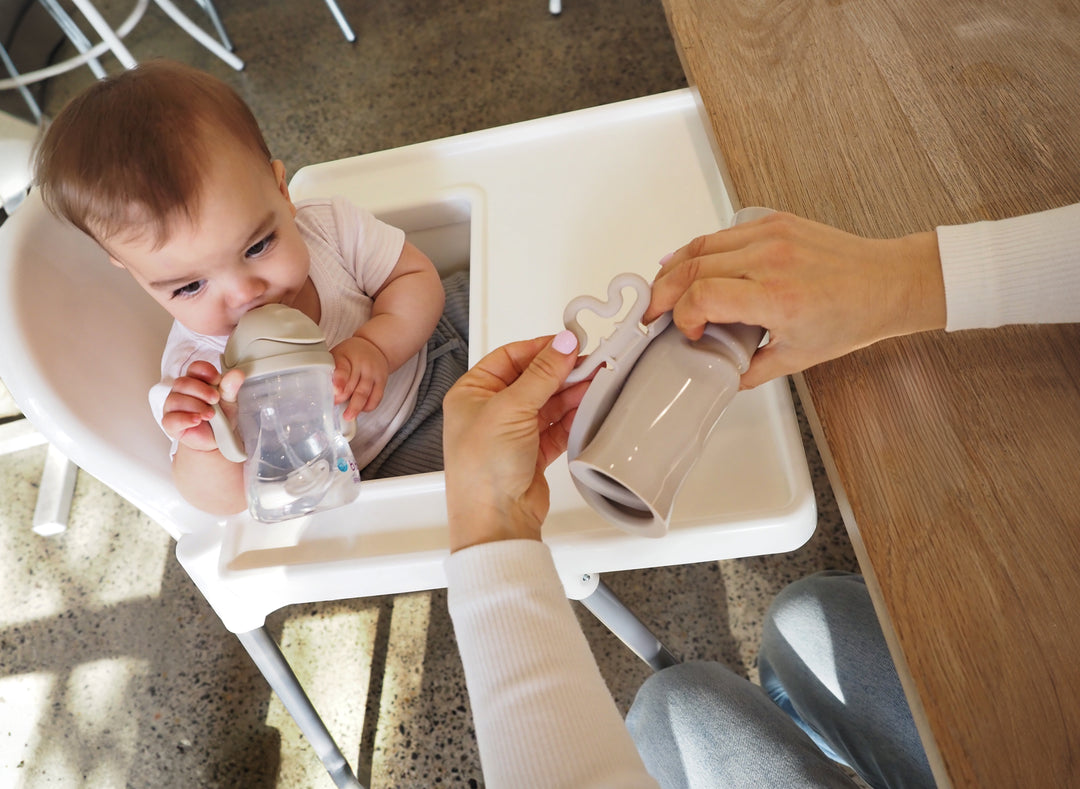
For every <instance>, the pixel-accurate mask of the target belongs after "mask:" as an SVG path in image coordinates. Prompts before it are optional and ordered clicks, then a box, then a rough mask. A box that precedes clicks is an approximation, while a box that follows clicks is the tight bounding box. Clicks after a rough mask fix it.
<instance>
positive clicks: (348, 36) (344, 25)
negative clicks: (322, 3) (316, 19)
mask: <svg viewBox="0 0 1080 789" xmlns="http://www.w3.org/2000/svg"><path fill="white" fill-rule="evenodd" d="M326 7H327V8H329V9H330V13H331V14H333V16H334V21H335V22H337V23H338V27H340V28H341V32H342V34H343V35H344V36H345V40H346V41H349V42H353V41H356V33H354V32H353V30H352V28H351V27H349V21H348V20H347V19H345V14H343V13H342V11H341V9H340V8H339V7H338V4H337V3H336V2H334V0H326Z"/></svg>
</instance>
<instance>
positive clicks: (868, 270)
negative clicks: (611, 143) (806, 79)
mask: <svg viewBox="0 0 1080 789" xmlns="http://www.w3.org/2000/svg"><path fill="white" fill-rule="evenodd" d="M668 310H672V311H673V317H674V321H675V325H676V326H678V327H679V329H680V330H681V331H682V332H683V333H684V334H686V335H687V336H688V337H690V338H691V339H697V338H699V337H700V336H701V334H702V331H703V330H704V327H705V324H706V323H747V324H752V325H757V326H763V327H765V328H766V329H768V331H769V342H768V344H767V345H765V346H764V347H762V348H760V349H759V350H758V351H757V353H756V354H755V355H754V358H753V361H752V362H751V365H750V369H749V370H748V371H747V372H746V373H745V374H744V375H743V377H742V381H741V386H742V388H744V389H750V388H753V387H755V386H758V385H759V384H762V383H765V382H766V381H769V380H771V379H773V378H777V377H779V376H782V375H787V374H790V373H795V372H799V371H801V370H805V369H806V368H808V367H812V366H813V365H815V364H818V363H820V362H824V361H828V360H829V359H835V358H837V357H838V356H843V355H844V354H846V353H849V352H851V351H854V350H856V349H858V348H862V347H865V346H867V345H870V344H872V343H875V342H877V341H878V340H882V339H885V338H886V337H893V336H898V335H902V334H911V333H913V332H917V331H926V330H930V329H940V328H944V327H945V285H944V281H943V279H942V274H941V260H940V258H939V256H938V250H937V235H936V234H935V233H933V232H927V233H916V234H914V235H910V236H905V237H903V238H897V239H868V238H862V237H861V236H856V235H852V234H851V233H846V232H844V231H842V230H837V229H836V228H833V227H829V226H828V225H823V224H820V223H817V222H812V221H810V220H807V219H802V218H800V217H797V216H793V215H792V214H784V213H774V214H770V215H768V216H766V217H763V218H761V219H758V220H755V221H753V222H747V223H745V224H739V225H736V226H734V227H732V228H729V229H727V230H721V231H719V232H717V233H713V234H711V235H707V236H701V237H699V238H696V239H694V240H693V241H691V242H690V243H689V244H687V245H686V246H684V247H682V248H680V249H678V250H676V251H675V252H674V253H672V255H671V256H669V258H667V259H665V261H664V264H663V269H662V270H661V272H660V274H659V275H658V276H657V277H656V280H655V282H654V283H653V287H652V299H651V301H650V304H649V308H648V310H647V311H646V313H645V316H644V320H645V321H646V322H651V321H652V320H655V319H656V318H657V317H659V316H660V315H661V314H663V313H664V312H667V311H668Z"/></svg>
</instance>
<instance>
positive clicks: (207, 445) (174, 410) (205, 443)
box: [161, 361, 244, 452]
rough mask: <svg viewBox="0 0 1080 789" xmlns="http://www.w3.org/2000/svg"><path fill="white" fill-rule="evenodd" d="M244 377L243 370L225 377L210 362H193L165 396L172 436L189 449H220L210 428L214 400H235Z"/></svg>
mask: <svg viewBox="0 0 1080 789" xmlns="http://www.w3.org/2000/svg"><path fill="white" fill-rule="evenodd" d="M243 380H244V378H243V374H242V373H239V372H232V373H229V374H228V375H227V376H225V378H224V379H222V377H221V373H219V372H218V371H217V370H216V369H215V368H214V365H212V364H210V363H209V362H204V361H197V362H192V363H191V365H190V366H189V367H188V369H187V372H186V373H185V374H184V375H183V376H181V377H180V378H177V379H176V381H174V382H173V385H172V390H171V391H170V392H169V394H168V396H167V397H166V398H165V408H164V412H163V414H162V417H161V426H162V427H163V428H164V429H165V432H166V433H168V435H169V437H170V438H173V439H176V440H177V441H179V442H180V443H181V444H183V445H184V446H186V447H188V448H189V449H194V450H197V451H199V452H211V451H213V450H215V449H217V441H216V440H215V439H214V432H213V430H211V429H210V419H211V418H212V417H213V416H214V407H213V406H214V403H217V402H219V401H223V400H225V399H227V400H228V401H229V402H232V401H234V400H235V399H236V392H237V391H238V390H239V389H240V384H241V383H243ZM219 386H220V387H221V389H219V388H218V387H219Z"/></svg>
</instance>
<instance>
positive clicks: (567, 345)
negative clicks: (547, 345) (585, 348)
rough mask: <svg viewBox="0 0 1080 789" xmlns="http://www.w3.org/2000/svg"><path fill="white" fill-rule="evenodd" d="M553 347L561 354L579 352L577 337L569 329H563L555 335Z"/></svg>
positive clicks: (552, 342)
mask: <svg viewBox="0 0 1080 789" xmlns="http://www.w3.org/2000/svg"><path fill="white" fill-rule="evenodd" d="M551 347H552V348H554V349H555V350H556V351H558V352H559V353H561V354H569V353H573V352H574V351H576V350H577V337H575V336H574V333H573V332H572V331H570V330H569V329H563V330H562V331H561V332H559V333H558V334H556V335H555V339H553V340H552V341H551Z"/></svg>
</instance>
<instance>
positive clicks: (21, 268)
mask: <svg viewBox="0 0 1080 789" xmlns="http://www.w3.org/2000/svg"><path fill="white" fill-rule="evenodd" d="M171 322H172V319H171V318H170V317H169V315H168V314H167V313H166V312H165V311H164V310H163V309H161V307H160V306H159V305H158V304H156V303H155V302H154V301H153V300H152V299H151V298H150V297H149V296H148V295H147V294H146V293H144V292H143V291H142V289H141V288H140V287H139V286H138V285H137V284H136V283H135V281H134V280H133V279H132V278H131V276H130V275H129V274H128V273H127V272H125V271H123V270H121V269H119V268H117V267H115V266H113V265H111V264H110V263H109V260H108V257H107V256H106V254H105V252H104V251H103V250H102V249H101V248H100V247H99V246H98V245H97V244H96V243H94V242H93V241H92V240H91V239H90V238H88V237H87V236H86V235H85V234H83V233H81V232H80V231H78V230H76V229H75V228H73V227H71V226H70V225H68V224H67V223H65V222H63V221H61V220H59V219H58V218H56V217H55V216H53V215H52V214H51V213H50V212H49V210H48V209H47V208H46V207H45V205H44V203H43V202H42V201H41V198H40V195H39V194H38V193H37V192H36V191H35V192H31V194H30V195H29V196H28V197H27V199H26V200H25V202H24V203H23V205H22V206H21V208H20V210H19V211H18V212H17V213H16V214H15V215H13V216H12V217H10V218H9V219H8V220H7V221H6V222H5V223H4V224H3V226H0V346H2V348H3V350H2V352H0V380H2V381H3V382H4V384H5V385H6V386H7V388H8V389H9V390H10V391H11V394H12V396H13V397H14V398H15V401H16V402H17V403H18V404H19V406H20V407H21V408H22V409H23V412H24V413H25V414H26V416H27V417H28V418H29V419H30V421H31V422H32V423H33V424H34V426H35V427H36V428H37V429H38V430H39V431H41V432H42V433H43V434H44V435H45V437H46V438H47V439H48V440H49V441H50V442H51V443H53V444H55V445H56V446H57V447H58V448H59V449H60V450H61V451H62V452H63V453H64V454H66V455H67V456H68V457H69V458H71V460H72V461H74V462H75V463H76V464H77V465H78V466H79V467H80V468H82V469H84V470H85V471H87V472H88V473H90V474H92V475H93V476H95V477H97V478H98V479H100V480H101V481H102V482H104V483H105V484H106V485H108V486H109V487H110V488H112V489H113V490H115V491H116V492H117V493H119V494H120V495H122V496H123V497H124V498H126V499H128V500H129V501H131V502H132V503H133V504H135V506H137V507H138V508H139V509H141V510H143V511H144V512H146V513H147V514H148V515H149V516H150V517H152V518H154V519H155V520H156V521H158V523H160V524H161V525H162V526H163V527H164V528H165V529H166V530H167V531H169V533H170V534H172V536H173V537H179V535H180V534H183V533H186V532H189V531H194V530H196V529H199V528H201V527H203V526H206V525H210V524H212V523H213V522H214V520H215V519H214V518H212V517H211V516H208V515H206V514H204V513H202V512H200V511H198V510H196V509H194V508H193V507H191V506H190V505H188V504H186V503H185V502H184V501H183V499H182V498H181V497H180V495H179V494H178V493H177V491H176V488H175V487H174V486H173V484H172V482H171V477H170V469H169V449H168V438H167V437H166V436H165V434H164V433H163V432H162V431H161V429H160V428H159V427H158V425H157V424H156V422H155V421H154V418H153V416H152V415H151V413H150V406H149V402H148V400H147V392H148V390H149V388H150V386H152V385H153V384H154V383H155V382H156V381H157V380H158V378H159V376H160V361H161V349H162V348H163V347H164V343H165V338H166V336H167V335H168V332H169V327H170V325H171Z"/></svg>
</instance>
